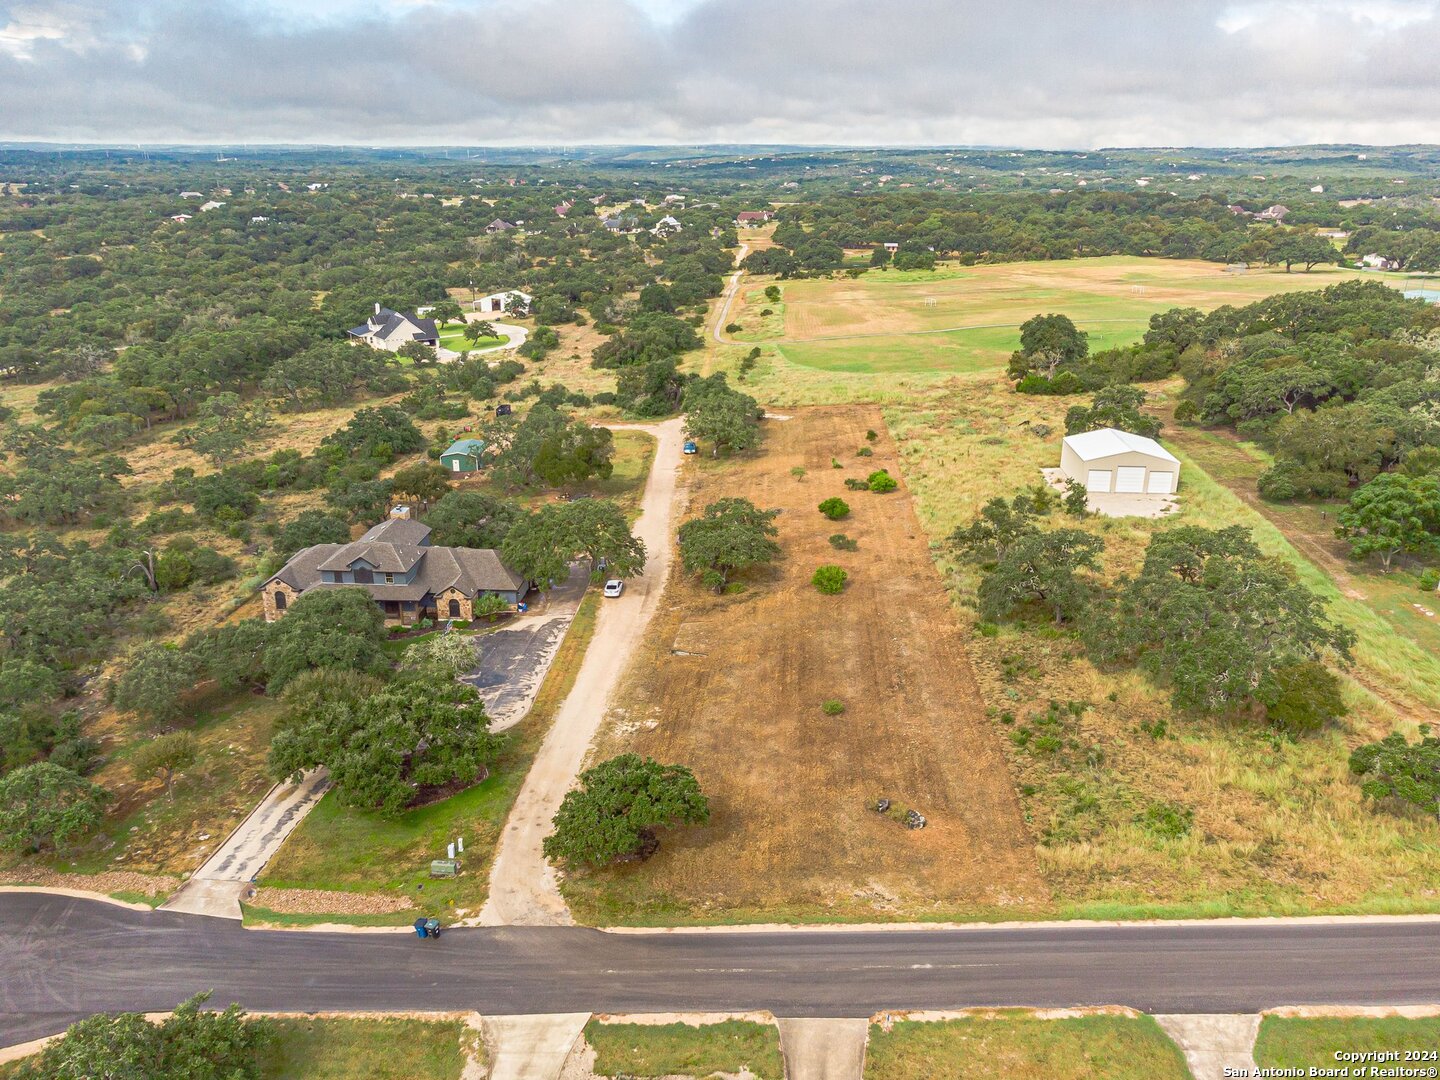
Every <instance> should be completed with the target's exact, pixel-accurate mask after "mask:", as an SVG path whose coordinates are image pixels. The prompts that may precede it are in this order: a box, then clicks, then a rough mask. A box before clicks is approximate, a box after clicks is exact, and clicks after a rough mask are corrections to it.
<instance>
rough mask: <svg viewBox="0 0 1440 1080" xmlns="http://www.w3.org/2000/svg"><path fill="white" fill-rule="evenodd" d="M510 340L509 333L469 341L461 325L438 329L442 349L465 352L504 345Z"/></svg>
mask: <svg viewBox="0 0 1440 1080" xmlns="http://www.w3.org/2000/svg"><path fill="white" fill-rule="evenodd" d="M509 340H510V335H509V334H499V335H497V336H495V337H482V338H477V339H476V340H475V341H473V342H472V341H470V339H468V338H467V337H466V336H465V328H464V327H462V326H447V327H446V328H445V329H444V330H441V331H440V347H441V348H442V349H453V350H454V351H455V352H465V351H466V350H467V349H468V350H471V351H473V350H475V349H490V348H494V347H495V346H496V345H504V344H505V343H506V342H507V341H509Z"/></svg>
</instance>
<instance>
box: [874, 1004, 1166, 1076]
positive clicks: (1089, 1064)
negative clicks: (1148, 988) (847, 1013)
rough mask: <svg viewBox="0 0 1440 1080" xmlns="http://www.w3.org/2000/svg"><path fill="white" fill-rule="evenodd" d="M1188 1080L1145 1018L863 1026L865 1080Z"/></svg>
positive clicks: (1000, 1018) (1011, 1015) (996, 1018)
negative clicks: (996, 1079) (997, 1079)
mask: <svg viewBox="0 0 1440 1080" xmlns="http://www.w3.org/2000/svg"><path fill="white" fill-rule="evenodd" d="M941 1076H943V1077H945V1080H990V1078H992V1077H999V1076H1003V1077H1005V1078H1006V1080H1190V1070H1189V1069H1188V1068H1187V1067H1186V1065H1185V1059H1184V1057H1183V1056H1182V1055H1181V1053H1180V1050H1179V1048H1178V1047H1176V1045H1175V1044H1174V1043H1173V1042H1171V1041H1170V1039H1169V1037H1168V1036H1167V1035H1166V1034H1165V1033H1164V1032H1163V1031H1161V1030H1160V1026H1159V1025H1158V1024H1156V1023H1155V1021H1154V1020H1152V1019H1151V1018H1150V1017H1148V1016H1077V1017H1067V1018H1064V1019H1057V1020H1048V1019H1040V1018H1038V1017H1035V1016H1031V1015H1027V1014H1025V1013H1021V1012H1008V1011H999V1012H996V1013H994V1014H980V1015H976V1016H972V1017H966V1018H964V1019H961V1020H935V1021H908V1020H902V1021H900V1022H899V1023H896V1024H894V1025H893V1026H892V1027H891V1028H890V1030H889V1031H886V1030H884V1029H883V1028H881V1027H880V1026H879V1025H872V1026H871V1028H870V1042H869V1045H868V1047H867V1049H866V1051H865V1080H931V1078H933V1077H941Z"/></svg>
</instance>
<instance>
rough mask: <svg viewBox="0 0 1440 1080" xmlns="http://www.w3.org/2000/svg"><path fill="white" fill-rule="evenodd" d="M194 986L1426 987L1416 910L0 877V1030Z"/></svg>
mask: <svg viewBox="0 0 1440 1080" xmlns="http://www.w3.org/2000/svg"><path fill="white" fill-rule="evenodd" d="M209 989H213V990H214V991H215V997H214V998H213V999H212V1000H213V1001H215V1002H216V1003H217V1004H219V1003H224V1002H228V1001H232V1000H233V1001H238V1002H240V1003H241V1004H242V1005H245V1006H246V1007H248V1008H252V1009H275V1010H287V1011H288V1010H297V1011H304V1010H321V1009H327V1010H346V1009H355V1010H360V1009H442V1008H443V1009H461V1008H463V1009H474V1010H477V1011H479V1012H482V1013H490V1014H497V1015H498V1014H509V1013H531V1012H562V1011H563V1012H570V1011H576V1012H578V1011H607V1012H619V1011H626V1012H659V1011H670V1010H695V1011H719V1010H743V1009H769V1010H771V1011H773V1012H774V1013H776V1014H777V1015H780V1016H867V1015H870V1014H872V1013H874V1012H878V1011H880V1010H882V1009H906V1008H932V1009H938V1008H961V1007H966V1006H977V1005H1031V1006H1063V1005H1081V1004H1085V1005H1100V1004H1121V1005H1131V1006H1134V1007H1135V1008H1138V1009H1143V1010H1145V1011H1147V1012H1157V1013H1185V1012H1252V1011H1255V1010H1258V1009H1262V1008H1269V1007H1272V1006H1277V1005H1287V1004H1380V1003H1385V1004H1415V1003H1426V1002H1437V1001H1440V924H1436V923H1433V922H1430V923H1424V922H1390V923H1360V922H1344V923H1323V922H1309V923H1305V924H1284V925H1281V924H1273V923H1272V924H1249V925H1234V924H1227V925H1216V924H1211V925H1204V924H1201V925H1195V926H1178V927H1176V926H1149V927H1147V926H1123V927H1066V926H1056V925H1052V926H1043V927H1033V928H1024V929H965V930H930V931H896V932H876V931H835V932H805V933H792V932H778V933H733V934H732V933H708V934H654V935H630V934H625V935H617V934H605V933H601V932H599V931H596V930H585V929H580V928H575V927H543V926H537V927H502V928H485V929H475V930H453V931H450V932H449V933H447V934H446V935H445V936H444V937H443V938H442V939H441V940H439V941H436V942H422V941H419V940H417V939H416V938H414V937H410V936H400V935H388V934H387V935H358V934H321V933H308V932H289V933H282V932H261V931H254V930H243V929H241V928H240V926H239V925H238V924H237V923H233V922H230V921H228V920H222V919H208V918H204V917H202V916H194V915H182V914H179V913H176V912H168V911H158V912H153V913H149V912H138V911H131V910H128V909H124V908H117V907H113V906H110V905H106V904H100V903H97V902H94V901H89V900H75V899H70V898H67V897H60V896H49V895H44V894H38V893H6V894H0V1045H4V1044H11V1043H16V1042H20V1041H24V1040H28V1039H32V1038H37V1037H39V1036H41V1035H46V1034H50V1033H52V1032H55V1031H58V1030H60V1029H62V1028H64V1027H65V1025H66V1024H68V1023H70V1022H71V1021H73V1020H75V1019H77V1018H79V1017H81V1016H84V1015H89V1014H91V1013H95V1012H103V1011H115V1010H129V1009H143V1010H160V1009H168V1008H171V1007H173V1006H174V1005H175V1004H176V1002H177V1001H179V1000H181V999H182V998H184V997H186V996H188V995H190V994H193V993H195V992H197V991H200V990H209Z"/></svg>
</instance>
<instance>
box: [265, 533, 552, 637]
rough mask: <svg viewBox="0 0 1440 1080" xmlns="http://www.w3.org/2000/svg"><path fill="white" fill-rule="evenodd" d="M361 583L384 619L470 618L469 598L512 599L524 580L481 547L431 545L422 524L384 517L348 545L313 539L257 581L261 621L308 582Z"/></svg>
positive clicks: (526, 586) (275, 614)
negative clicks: (260, 583)
mask: <svg viewBox="0 0 1440 1080" xmlns="http://www.w3.org/2000/svg"><path fill="white" fill-rule="evenodd" d="M336 587H345V588H362V589H365V590H366V591H367V592H369V594H370V595H371V596H372V597H373V598H374V599H375V602H376V603H377V604H379V605H380V610H381V611H382V612H383V613H384V616H385V621H386V622H387V623H398V624H402V625H410V624H413V623H416V622H419V621H420V620H421V619H427V618H428V619H437V620H438V619H463V620H466V621H469V620H470V619H472V618H474V604H475V601H476V600H478V599H479V598H480V597H481V596H484V595H485V594H487V593H493V594H495V595H496V596H498V597H500V599H502V600H504V601H505V602H506V603H507V604H511V605H514V604H518V603H519V602H520V601H521V600H522V599H523V598H524V596H525V594H526V593H527V592H529V590H530V583H529V582H527V581H526V580H525V579H524V578H523V577H521V576H520V575H519V574H517V573H515V571H513V570H511V569H510V568H509V567H508V566H506V565H505V564H504V563H503V562H501V561H500V556H499V554H498V553H497V552H495V551H493V550H491V549H489V548H462V547H436V546H434V545H432V544H431V543H430V526H428V525H422V524H421V523H420V522H418V521H408V520H405V519H401V518H391V519H390V520H388V521H382V522H381V523H380V524H379V525H376V526H375V527H374V528H372V529H370V530H369V531H368V532H367V533H366V534H365V535H364V536H362V537H360V539H359V540H353V541H351V542H350V543H348V544H314V545H312V546H311V547H308V548H305V549H304V550H302V551H299V552H296V553H295V555H294V556H293V557H292V558H291V559H290V561H289V562H287V563H286V564H285V565H284V566H283V567H281V568H280V571H279V573H277V574H275V576H274V577H272V578H270V579H269V580H268V581H266V582H265V584H264V585H263V586H262V588H261V598H262V600H263V603H264V607H265V621H266V622H274V621H275V620H276V619H278V618H280V617H281V616H282V615H284V614H285V612H286V611H288V610H289V608H290V605H291V604H293V603H294V602H295V598H296V597H298V596H300V595H301V594H303V593H305V592H308V591H309V590H310V589H317V588H319V589H323V588H336Z"/></svg>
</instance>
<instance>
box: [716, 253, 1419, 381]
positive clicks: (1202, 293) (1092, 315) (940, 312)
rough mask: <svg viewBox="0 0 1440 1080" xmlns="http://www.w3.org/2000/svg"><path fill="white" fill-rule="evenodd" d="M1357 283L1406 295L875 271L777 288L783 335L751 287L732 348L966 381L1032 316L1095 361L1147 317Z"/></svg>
mask: <svg viewBox="0 0 1440 1080" xmlns="http://www.w3.org/2000/svg"><path fill="white" fill-rule="evenodd" d="M1356 277H1364V278H1366V279H1374V280H1380V281H1387V282H1388V283H1391V284H1401V285H1403V275H1380V274H1360V273H1359V272H1357V271H1350V270H1341V269H1338V268H1335V267H1317V268H1316V269H1315V270H1314V271H1313V272H1311V273H1308V274H1306V273H1301V272H1298V271H1297V272H1296V273H1291V274H1287V273H1285V271H1284V270H1283V269H1252V270H1249V271H1246V272H1244V273H1230V272H1228V271H1227V270H1226V269H1225V267H1223V266H1221V265H1219V264H1217V263H1209V262H1199V261H1196V260H1176V259H1146V258H1133V257H1128V256H1109V257H1105V258H1098V259H1071V260H1065V261H1055V262H1023V263H1000V264H996V265H993V266H972V267H946V268H942V269H940V270H937V271H934V272H924V271H908V272H903V273H902V272H897V271H893V270H892V271H871V272H869V273H867V274H865V275H863V276H862V277H860V278H856V279H850V278H844V279H840V280H833V279H827V280H813V281H790V282H781V283H779V284H780V286H781V289H782V291H783V294H784V297H783V303H784V308H783V311H784V327H783V330H781V329H780V328H779V326H778V325H777V322H778V320H777V319H776V318H775V317H774V316H771V317H769V318H762V317H761V316H760V312H761V310H763V309H764V308H765V307H767V306H771V305H768V304H767V301H766V300H765V296H764V287H763V284H761V283H753V284H751V285H750V286H749V287H747V288H745V289H744V290H742V292H743V300H744V302H743V304H742V305H741V307H740V309H739V311H738V312H737V313H736V315H735V316H734V318H735V321H736V322H738V323H740V324H741V325H742V326H743V327H744V328H745V329H744V330H742V331H740V332H739V333H737V334H736V335H735V338H736V340H737V341H746V342H749V341H754V342H756V343H763V344H774V345H775V346H776V347H777V348H778V349H779V351H780V354H781V355H782V356H783V357H784V358H785V359H786V360H787V361H789V362H790V363H792V364H798V365H801V366H804V367H809V368H816V369H820V370H824V371H835V372H852V373H871V374H883V373H890V372H927V371H938V372H957V373H959V372H969V371H979V370H984V369H988V368H994V367H998V366H1000V365H1003V364H1004V363H1005V361H1006V360H1007V359H1008V358H1009V355H1010V353H1011V352H1013V351H1014V350H1015V348H1016V347H1017V346H1018V345H1019V340H1020V333H1019V327H1020V324H1021V323H1022V322H1024V321H1025V320H1026V319H1028V318H1030V317H1031V316H1032V315H1037V314H1041V313H1045V312H1061V313H1063V314H1065V315H1068V316H1070V318H1071V319H1073V320H1074V321H1075V323H1076V325H1077V326H1079V327H1080V328H1081V329H1082V330H1085V331H1087V332H1088V333H1089V334H1090V347H1091V349H1092V350H1096V351H1098V350H1100V349H1106V348H1111V347H1113V346H1117V345H1125V344H1129V343H1131V342H1133V341H1136V340H1138V339H1139V338H1140V336H1141V335H1142V334H1144V332H1145V329H1146V327H1147V326H1148V325H1149V321H1150V316H1151V315H1153V314H1155V313H1156V312H1159V311H1166V310H1168V309H1170V308H1172V307H1197V308H1200V309H1201V310H1203V311H1209V310H1213V309H1214V308H1217V307H1220V306H1221V305H1223V304H1234V305H1236V306H1240V305H1244V304H1248V303H1251V302H1253V301H1255V300H1258V299H1261V298H1263V297H1266V296H1270V295H1273V294H1275V293H1281V292H1293V291H1298V290H1304V289H1319V288H1323V287H1324V286H1326V285H1332V284H1335V283H1336V282H1339V281H1344V280H1347V279H1350V278H1356ZM1391 278H1393V281H1392V280H1390V279H1391Z"/></svg>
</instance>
